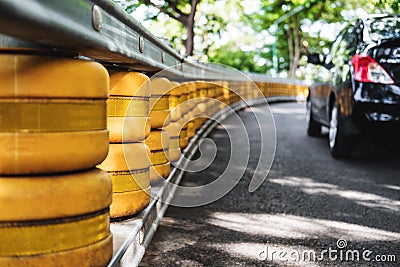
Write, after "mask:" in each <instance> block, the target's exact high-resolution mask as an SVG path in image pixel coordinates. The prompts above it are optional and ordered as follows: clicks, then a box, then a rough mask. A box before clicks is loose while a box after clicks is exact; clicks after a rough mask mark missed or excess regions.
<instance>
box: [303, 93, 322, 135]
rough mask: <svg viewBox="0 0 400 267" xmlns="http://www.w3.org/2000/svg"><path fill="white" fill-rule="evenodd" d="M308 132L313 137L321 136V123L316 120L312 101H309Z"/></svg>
mask: <svg viewBox="0 0 400 267" xmlns="http://www.w3.org/2000/svg"><path fill="white" fill-rule="evenodd" d="M306 119H307V134H308V135H309V136H312V137H318V136H321V127H322V126H321V124H320V123H318V122H317V121H315V120H314V115H313V113H312V110H311V101H307V114H306Z"/></svg>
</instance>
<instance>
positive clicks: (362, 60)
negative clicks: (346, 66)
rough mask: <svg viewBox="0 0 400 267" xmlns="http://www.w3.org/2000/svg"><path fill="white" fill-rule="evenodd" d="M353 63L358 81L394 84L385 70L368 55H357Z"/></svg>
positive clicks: (352, 60)
mask: <svg viewBox="0 0 400 267" xmlns="http://www.w3.org/2000/svg"><path fill="white" fill-rule="evenodd" d="M351 63H352V64H353V67H354V74H355V79H356V81H359V82H370V83H383V84H394V81H393V79H392V77H390V75H389V74H388V73H387V72H386V71H385V69H384V68H383V67H382V66H381V65H379V63H378V62H376V61H375V59H373V58H372V57H370V56H368V55H355V56H353V58H352V59H351Z"/></svg>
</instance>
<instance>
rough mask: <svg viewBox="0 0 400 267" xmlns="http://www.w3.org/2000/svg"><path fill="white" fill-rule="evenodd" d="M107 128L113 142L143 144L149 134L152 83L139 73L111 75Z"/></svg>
mask: <svg viewBox="0 0 400 267" xmlns="http://www.w3.org/2000/svg"><path fill="white" fill-rule="evenodd" d="M110 88H111V90H110V98H109V100H108V112H107V114H108V129H109V131H110V142H111V143H121V142H141V141H144V140H145V139H146V138H147V136H149V134H150V110H149V100H150V81H149V78H148V77H147V76H146V75H144V74H141V73H137V72H116V73H113V74H112V75H111V76H110Z"/></svg>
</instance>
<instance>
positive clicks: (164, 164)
mask: <svg viewBox="0 0 400 267" xmlns="http://www.w3.org/2000/svg"><path fill="white" fill-rule="evenodd" d="M150 81H151V82H150V92H151V98H150V107H151V111H150V122H151V132H150V135H149V137H148V138H147V139H146V144H147V145H148V146H149V148H150V160H151V163H152V166H151V167H150V180H151V181H155V180H158V179H161V178H167V177H168V175H169V173H170V162H169V160H168V156H167V155H168V154H169V141H170V140H169V136H168V132H167V131H166V129H165V127H167V126H168V125H169V123H170V119H171V116H170V108H169V103H170V94H171V93H170V91H171V87H172V84H171V82H170V81H169V80H168V79H166V78H151V79H150Z"/></svg>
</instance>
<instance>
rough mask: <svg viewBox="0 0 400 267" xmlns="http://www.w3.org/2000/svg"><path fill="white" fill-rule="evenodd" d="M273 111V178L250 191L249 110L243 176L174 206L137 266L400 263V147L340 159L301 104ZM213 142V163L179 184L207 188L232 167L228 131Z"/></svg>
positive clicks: (255, 135)
mask: <svg viewBox="0 0 400 267" xmlns="http://www.w3.org/2000/svg"><path fill="white" fill-rule="evenodd" d="M271 108H272V110H273V114H274V118H275V123H276V130H277V150H276V156H275V160H274V163H273V166H272V169H271V171H270V173H269V176H268V179H267V180H266V181H265V182H264V183H263V185H262V186H261V187H260V188H259V189H258V190H257V191H255V192H254V193H249V191H248V185H249V182H250V177H251V174H252V172H254V168H255V166H256V164H257V158H254V157H256V155H257V153H256V152H257V151H259V150H260V136H259V131H258V130H257V126H256V123H255V120H254V116H253V115H252V113H251V112H250V110H248V109H246V110H244V111H241V112H240V117H241V118H242V119H243V120H244V122H245V124H246V127H247V128H248V129H249V137H250V140H251V149H252V153H251V156H252V158H251V159H250V164H249V166H248V168H247V170H246V173H245V175H244V177H243V179H242V180H241V181H240V182H239V183H238V185H237V186H236V187H235V188H234V189H233V190H232V191H231V192H230V193H229V194H227V195H226V196H224V197H223V198H221V199H220V200H218V201H215V202H214V203H212V204H209V205H206V206H202V207H198V208H177V207H169V209H168V211H167V213H166V215H165V217H164V219H163V220H162V222H161V224H160V226H159V228H158V230H157V233H156V234H155V236H154V238H153V240H152V243H151V244H150V246H149V248H148V249H147V251H146V254H145V256H144V258H143V260H142V262H141V266H400V153H399V151H400V147H399V146H397V147H393V146H391V145H390V142H377V141H376V140H371V139H368V138H365V139H363V140H361V141H360V142H359V143H358V145H357V148H356V151H355V153H354V156H353V157H352V158H350V159H346V160H335V159H333V158H332V157H331V156H330V154H329V149H328V140H327V135H326V134H325V135H324V136H323V137H321V138H310V137H308V136H306V134H305V132H306V130H305V104H304V103H277V104H271ZM265 109H266V107H265V106H258V107H256V108H255V109H254V110H255V112H265ZM228 120H229V118H228ZM210 137H211V138H212V139H213V140H215V142H216V144H217V146H218V153H217V157H216V160H215V162H214V164H212V165H211V166H210V167H209V168H207V169H206V170H204V171H202V172H199V173H189V174H185V176H184V179H183V183H182V184H183V185H187V186H193V185H197V184H205V183H208V182H210V181H211V180H212V179H214V178H213V177H216V176H218V174H219V173H221V172H222V171H223V170H224V168H225V167H226V164H227V161H228V158H229V157H227V156H226V155H227V153H230V151H229V139H228V137H227V135H226V132H225V131H224V130H223V129H222V128H217V129H216V130H214V131H213V133H212V134H211V136H210ZM397 143H399V142H398V141H397ZM394 257H395V258H396V259H394ZM357 259H358V261H357ZM383 260H386V261H391V262H382V261H383ZM394 260H396V261H395V262H394Z"/></svg>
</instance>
